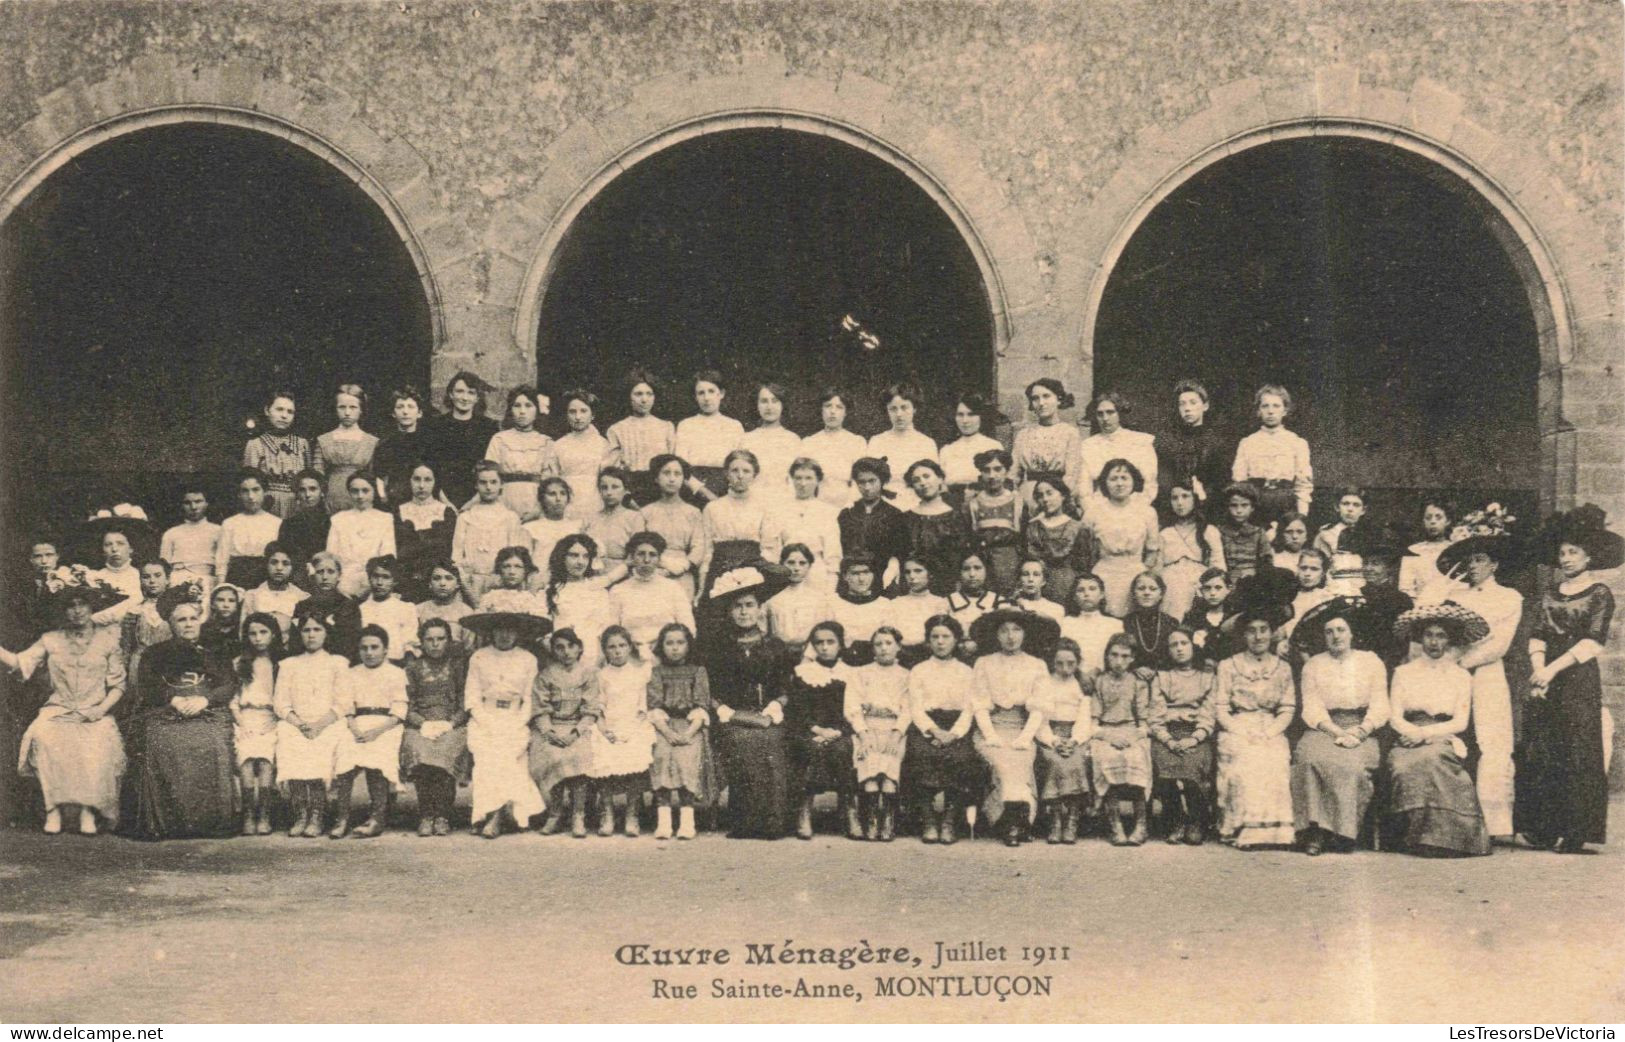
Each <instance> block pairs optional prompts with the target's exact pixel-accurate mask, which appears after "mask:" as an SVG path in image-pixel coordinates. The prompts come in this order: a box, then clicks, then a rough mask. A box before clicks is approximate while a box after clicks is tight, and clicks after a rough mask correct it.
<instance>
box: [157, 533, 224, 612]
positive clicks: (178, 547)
mask: <svg viewBox="0 0 1625 1042" xmlns="http://www.w3.org/2000/svg"><path fill="white" fill-rule="evenodd" d="M219 546H220V526H219V525H217V524H215V523H214V522H213V521H198V522H195V523H194V522H191V521H182V522H181V523H180V524H178V525H175V526H174V527H173V528H169V529H166V530H165V531H164V537H163V539H162V540H160V541H159V543H158V556H159V557H161V558H163V559H164V560H166V561H168V562H169V564H170V567H171V571H170V573H169V582H170V585H171V586H173V585H175V584H177V583H183V582H186V581H188V580H190V579H197V580H199V581H201V582H202V583H203V596H204V598H207V597H208V596H209V588H210V587H211V586H213V585H214V579H215V571H214V568H215V553H216V551H217V549H218V548H219Z"/></svg>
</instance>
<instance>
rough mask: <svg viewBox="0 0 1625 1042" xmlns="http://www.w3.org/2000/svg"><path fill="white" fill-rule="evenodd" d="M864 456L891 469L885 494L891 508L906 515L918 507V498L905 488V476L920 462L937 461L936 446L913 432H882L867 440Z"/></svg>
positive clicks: (906, 486) (917, 432)
mask: <svg viewBox="0 0 1625 1042" xmlns="http://www.w3.org/2000/svg"><path fill="white" fill-rule="evenodd" d="M864 455H866V456H871V457H873V458H875V459H883V460H885V461H886V465H887V466H888V467H890V468H891V480H890V481H888V482H887V483H886V490H887V491H888V492H890V493H892V495H893V497H894V498H893V499H892V506H894V507H896V508H897V509H899V510H901V511H903V512H904V513H907V512H908V511H910V510H913V509H914V508H915V507H916V506H918V505H919V502H920V500H919V497H917V496H915V495H914V491H913V490H912V489H910V488H909V487H908V483H907V482H906V481H905V480H904V476H905V475H906V474H907V473H908V468H910V467H912V466H913V465H914V464H916V463H918V462H919V461H920V460H923V459H928V460H932V461H938V457H937V443H936V442H934V441H932V440H931V439H930V438H929V437H927V436H926V435H924V434H921V433H920V432H919V431H915V430H910V431H903V432H902V433H898V432H897V431H894V430H884V431H881V432H880V433H879V434H876V435H875V436H874V437H872V438H870V439H869V444H868V445H867V446H866V447H865V450H864ZM938 462H940V461H938Z"/></svg>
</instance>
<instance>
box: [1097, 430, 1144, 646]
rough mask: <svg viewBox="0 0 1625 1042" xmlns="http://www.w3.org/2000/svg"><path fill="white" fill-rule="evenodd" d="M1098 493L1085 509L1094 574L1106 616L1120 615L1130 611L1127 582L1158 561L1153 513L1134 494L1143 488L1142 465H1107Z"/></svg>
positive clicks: (1116, 461) (1123, 462)
mask: <svg viewBox="0 0 1625 1042" xmlns="http://www.w3.org/2000/svg"><path fill="white" fill-rule="evenodd" d="M1097 487H1098V488H1099V490H1100V493H1101V495H1100V497H1099V498H1097V499H1095V500H1094V501H1093V503H1092V505H1091V506H1090V509H1089V520H1088V525H1089V532H1090V534H1091V536H1092V537H1093V539H1094V544H1095V567H1094V572H1095V574H1096V575H1098V576H1100V579H1101V582H1103V583H1104V584H1105V586H1106V614H1108V615H1116V616H1117V617H1119V618H1122V617H1123V616H1124V615H1127V614H1128V612H1129V610H1130V605H1131V598H1130V592H1129V586H1130V584H1131V583H1132V582H1133V581H1134V577H1135V576H1136V575H1139V574H1140V573H1141V572H1148V571H1155V570H1156V568H1157V562H1158V561H1159V560H1161V541H1162V540H1161V535H1160V533H1159V532H1158V531H1157V512H1156V511H1155V510H1153V509H1152V508H1151V506H1150V504H1149V503H1148V502H1146V501H1145V500H1144V499H1136V498H1135V497H1136V495H1137V494H1139V493H1141V492H1143V491H1144V489H1145V487H1146V482H1145V478H1144V477H1143V476H1142V475H1141V473H1140V469H1139V468H1138V467H1136V466H1135V465H1134V464H1133V463H1130V462H1129V461H1128V460H1126V459H1114V460H1111V461H1110V462H1108V463H1107V464H1106V468H1105V470H1103V471H1102V472H1101V475H1100V481H1099V483H1098V485H1097Z"/></svg>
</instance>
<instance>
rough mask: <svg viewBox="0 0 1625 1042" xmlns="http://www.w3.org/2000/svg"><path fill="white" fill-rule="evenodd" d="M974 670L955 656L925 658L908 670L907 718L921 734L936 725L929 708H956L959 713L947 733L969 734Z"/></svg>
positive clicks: (973, 699) (974, 708)
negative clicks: (929, 714)
mask: <svg viewBox="0 0 1625 1042" xmlns="http://www.w3.org/2000/svg"><path fill="white" fill-rule="evenodd" d="M974 677H975V674H974V673H973V672H972V670H971V668H970V667H969V666H967V665H965V664H964V663H963V662H961V661H959V660H958V659H956V658H945V659H943V658H936V657H934V656H933V657H932V658H928V659H926V660H925V661H924V662H921V663H920V664H919V665H917V666H915V667H914V668H913V669H911V670H909V674H908V711H909V718H910V719H911V720H913V721H914V726H915V728H916V729H917V730H919V732H920V733H921V734H925V733H927V732H928V731H929V729H930V728H932V727H934V726H936V725H935V724H933V723H932V722H931V717H929V716H928V715H926V714H928V713H930V712H931V711H932V710H938V709H942V710H948V711H950V712H952V711H955V710H957V711H958V712H959V713H960V717H959V719H958V720H957V721H955V722H954V726H953V727H952V728H951V729H950V730H949V732H948V733H949V734H951V735H953V736H954V737H955V738H963V737H965V736H966V735H968V734H970V729H971V724H972V723H974V722H975V713H976V700H975V697H974V695H973V694H972V685H973V680H974Z"/></svg>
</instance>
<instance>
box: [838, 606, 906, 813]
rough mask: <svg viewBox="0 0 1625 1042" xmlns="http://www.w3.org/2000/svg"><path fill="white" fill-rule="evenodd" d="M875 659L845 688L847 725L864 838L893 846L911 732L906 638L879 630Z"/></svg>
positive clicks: (889, 628) (874, 643) (874, 644)
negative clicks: (902, 655) (902, 659)
mask: <svg viewBox="0 0 1625 1042" xmlns="http://www.w3.org/2000/svg"><path fill="white" fill-rule="evenodd" d="M870 646H871V647H873V648H874V653H875V659H874V661H873V662H871V663H870V664H869V665H867V666H860V667H859V668H858V669H856V670H855V671H853V673H852V678H851V679H850V680H849V681H848V682H847V685H846V706H845V712H846V720H847V723H849V724H851V725H852V766H853V767H854V768H855V769H856V770H857V780H858V785H859V786H860V787H861V788H862V794H861V795H860V797H859V799H860V800H861V801H862V802H863V804H865V806H864V807H863V812H864V813H863V817H864V823H863V838H864V839H870V840H876V839H878V840H880V841H881V842H883V843H890V842H891V841H892V839H893V838H894V837H895V835H896V829H897V783H898V782H899V781H901V780H902V776H903V737H904V734H905V729H906V728H907V727H908V675H909V674H908V670H907V669H905V668H904V667H903V666H902V665H900V664H899V663H898V661H897V656H898V653H899V652H901V651H902V650H903V635H902V634H901V633H900V632H898V631H897V629H896V628H895V627H892V626H882V627H880V628H879V629H877V630H875V635H874V639H873V640H871V641H870Z"/></svg>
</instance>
